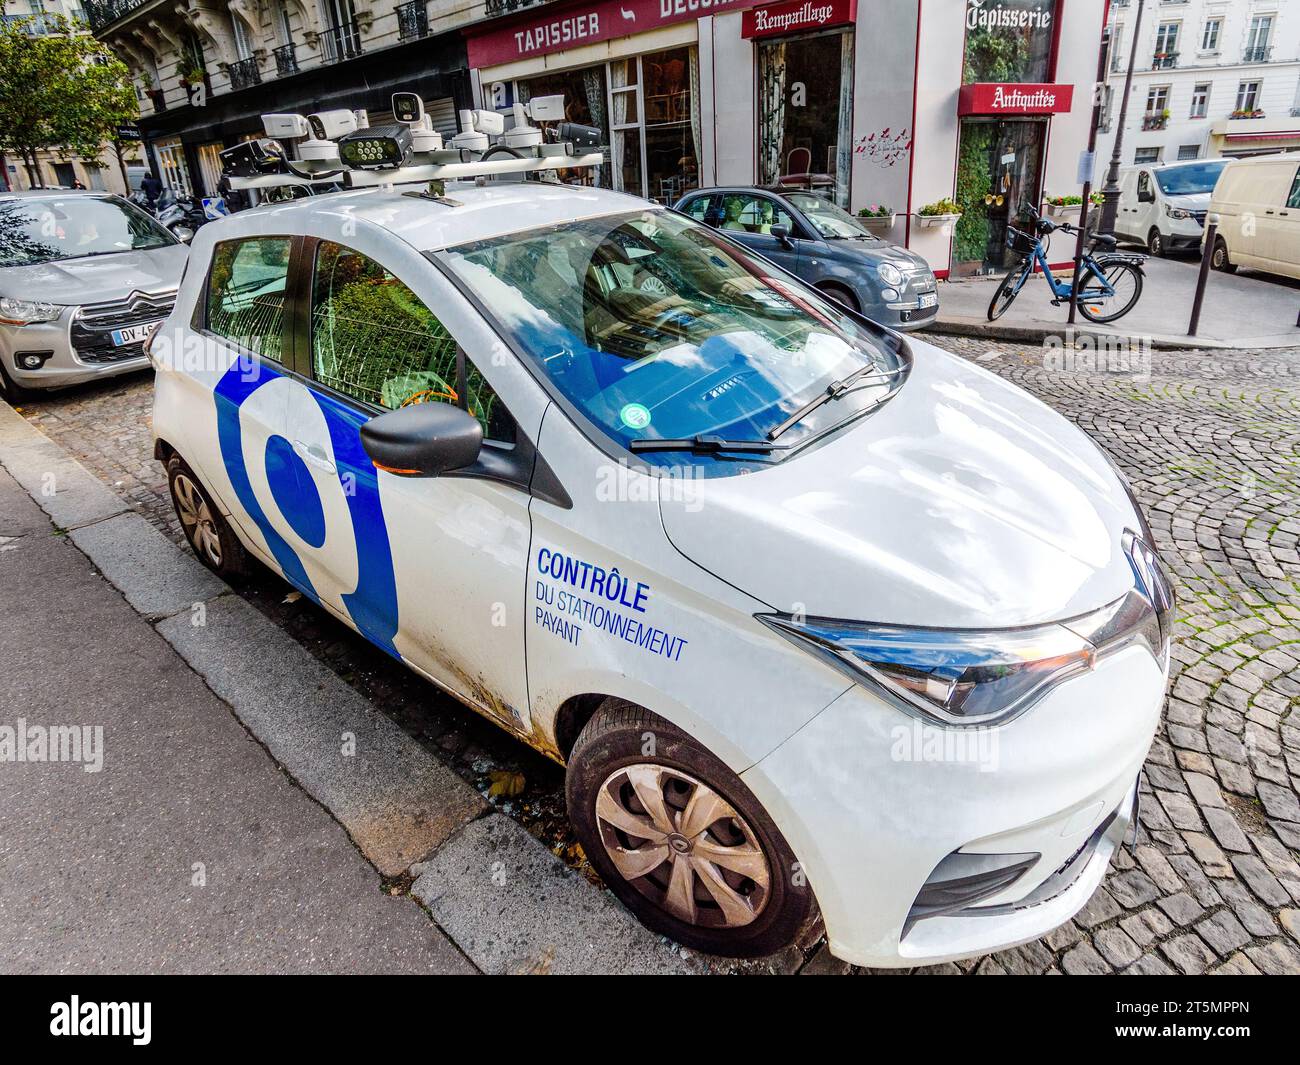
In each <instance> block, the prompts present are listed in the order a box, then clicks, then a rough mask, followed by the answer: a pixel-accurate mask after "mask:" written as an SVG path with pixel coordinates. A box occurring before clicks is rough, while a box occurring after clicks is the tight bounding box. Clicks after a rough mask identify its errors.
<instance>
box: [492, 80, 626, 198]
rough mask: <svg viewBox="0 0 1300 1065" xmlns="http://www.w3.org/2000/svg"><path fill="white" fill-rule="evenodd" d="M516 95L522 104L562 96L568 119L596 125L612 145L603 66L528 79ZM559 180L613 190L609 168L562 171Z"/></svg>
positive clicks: (517, 90)
mask: <svg viewBox="0 0 1300 1065" xmlns="http://www.w3.org/2000/svg"><path fill="white" fill-rule="evenodd" d="M515 92H516V95H517V96H518V98H519V100H521V101H522V102H523V103H527V102H528V101H529V100H531V99H532V98H533V97H534V96H563V97H564V117H565V119H566V120H567V121H569V122H580V123H581V124H582V125H584V126H595V127H596V128H597V129H599V130H600V136H601V140H602V142H603V143H605V144H609V143H610V141H609V116H608V114H607V111H608V104H607V98H606V91H605V67H604V66H598V67H587V68H585V69H582V70H565V71H561V72H559V73H556V74H546V75H544V76H542V77H538V78H529V79H527V80H526V81H520V82H518V83H517V84H516V86H515ZM559 177H560V180H561V181H564V182H566V183H567V184H570V185H591V184H598V185H600V186H601V187H603V188H607V189H608V188H613V187H614V185H613V181H612V177H611V174H610V168H609V167H608V166H602V167H600V169H599V170H594V169H592V168H591V167H587V168H584V169H582V170H566V171H560V174H559Z"/></svg>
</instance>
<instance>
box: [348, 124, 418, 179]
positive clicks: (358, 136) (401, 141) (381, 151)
mask: <svg viewBox="0 0 1300 1065" xmlns="http://www.w3.org/2000/svg"><path fill="white" fill-rule="evenodd" d="M338 148H339V158H340V159H342V161H343V162H344V163H346V164H347V165H348V166H350V167H353V168H355V169H358V170H392V169H396V168H397V167H400V166H405V165H406V161H407V160H408V159H409V158H410V155H411V127H410V126H408V125H405V124H404V123H401V122H397V123H393V124H391V125H384V126H372V127H370V128H369V129H359V130H357V131H356V132H355V133H349V134H347V136H345V137H342V138H340V139H339V142H338Z"/></svg>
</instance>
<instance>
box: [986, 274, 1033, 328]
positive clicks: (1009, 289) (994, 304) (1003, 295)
mask: <svg viewBox="0 0 1300 1065" xmlns="http://www.w3.org/2000/svg"><path fill="white" fill-rule="evenodd" d="M1025 272H1026V266H1025V265H1024V264H1023V263H1022V264H1021V265H1019V266H1013V267H1012V268H1011V269H1010V270H1008V271H1007V276H1006V277H1004V278H1003V279H1002V284H1000V285H999V286H998V290H997V291H996V292H995V293H993V298H992V299H991V300H989V321H990V322H996V321H997V320H998V319H999V318H1001V317H1002V315H1003V314H1004V313H1005V312H1006V309H1007V308H1008V307H1010V306H1011V304H1012V303H1014V302H1015V299H1016V296H1018V295H1019V294H1020V286H1021V280H1020V279H1021V276H1022V275H1023V274H1024V273H1025Z"/></svg>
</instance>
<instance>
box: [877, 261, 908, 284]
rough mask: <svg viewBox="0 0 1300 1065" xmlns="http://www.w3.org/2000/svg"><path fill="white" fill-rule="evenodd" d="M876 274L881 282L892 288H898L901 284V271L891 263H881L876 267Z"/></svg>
mask: <svg viewBox="0 0 1300 1065" xmlns="http://www.w3.org/2000/svg"><path fill="white" fill-rule="evenodd" d="M876 273H877V274H879V275H880V280H881V281H883V282H884V283H885V284H886V285H891V286H893V287H894V288H898V286H899V285H901V284H902V283H903V271H902V270H900V269H899V268H898V267H897V266H895V265H894V264H893V263H881V264H880V265H879V266H878V267H876Z"/></svg>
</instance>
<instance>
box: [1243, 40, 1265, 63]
mask: <svg viewBox="0 0 1300 1065" xmlns="http://www.w3.org/2000/svg"><path fill="white" fill-rule="evenodd" d="M1272 55H1273V46H1272V45H1271V44H1255V45H1251V46H1250V47H1249V48H1247V49H1246V50H1245V51H1244V52H1243V53H1242V54H1241V61H1242V62H1243V63H1267V62H1268V61H1269V58H1270V57H1271V56H1272Z"/></svg>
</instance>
